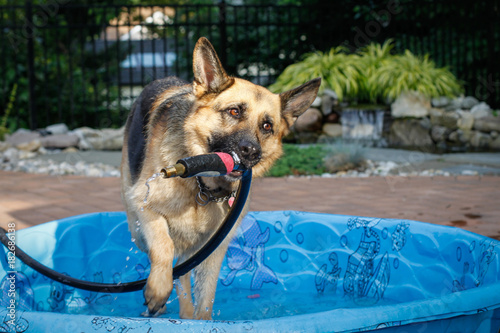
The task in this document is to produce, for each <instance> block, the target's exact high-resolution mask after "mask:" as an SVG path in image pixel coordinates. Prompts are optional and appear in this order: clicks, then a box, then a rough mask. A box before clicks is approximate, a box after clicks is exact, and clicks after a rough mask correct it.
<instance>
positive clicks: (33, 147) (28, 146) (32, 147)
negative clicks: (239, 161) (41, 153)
mask: <svg viewBox="0 0 500 333" xmlns="http://www.w3.org/2000/svg"><path fill="white" fill-rule="evenodd" d="M40 147H42V142H41V141H40V140H39V139H36V140H33V141H30V142H25V143H20V144H18V145H17V146H16V148H17V149H19V150H22V151H28V152H35V151H38V149H40Z"/></svg>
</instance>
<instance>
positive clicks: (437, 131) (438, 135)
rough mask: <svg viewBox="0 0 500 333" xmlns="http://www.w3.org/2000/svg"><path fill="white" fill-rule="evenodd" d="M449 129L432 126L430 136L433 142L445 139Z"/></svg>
mask: <svg viewBox="0 0 500 333" xmlns="http://www.w3.org/2000/svg"><path fill="white" fill-rule="evenodd" d="M450 132H451V130H450V129H449V128H447V127H444V126H432V128H431V138H432V140H434V142H440V141H445V140H446V139H447V138H448V134H450Z"/></svg>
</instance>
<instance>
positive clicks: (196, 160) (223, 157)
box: [160, 153, 243, 178]
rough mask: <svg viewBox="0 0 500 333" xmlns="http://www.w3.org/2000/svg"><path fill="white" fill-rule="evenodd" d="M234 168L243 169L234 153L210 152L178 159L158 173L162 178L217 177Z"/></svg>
mask: <svg viewBox="0 0 500 333" xmlns="http://www.w3.org/2000/svg"><path fill="white" fill-rule="evenodd" d="M234 170H240V171H243V170H242V168H241V164H240V160H239V158H238V156H237V155H236V154H234V156H233V155H231V154H227V153H212V154H204V155H197V156H191V157H186V158H183V159H180V160H178V161H177V163H176V164H174V165H170V166H168V167H166V168H163V169H161V171H160V173H161V174H162V176H163V178H172V177H182V178H188V177H194V176H203V177H218V176H224V175H227V174H228V173H230V172H232V171H234Z"/></svg>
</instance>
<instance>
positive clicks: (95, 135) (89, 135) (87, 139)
mask: <svg viewBox="0 0 500 333" xmlns="http://www.w3.org/2000/svg"><path fill="white" fill-rule="evenodd" d="M318 112H319V111H318ZM299 119H300V118H299ZM124 131H125V127H122V128H119V129H113V128H106V129H101V130H99V129H92V128H89V127H81V128H78V129H75V130H74V131H72V132H71V133H73V134H74V135H76V136H78V138H79V139H80V142H79V144H78V147H79V148H80V149H94V150H120V149H122V146H123V134H124Z"/></svg>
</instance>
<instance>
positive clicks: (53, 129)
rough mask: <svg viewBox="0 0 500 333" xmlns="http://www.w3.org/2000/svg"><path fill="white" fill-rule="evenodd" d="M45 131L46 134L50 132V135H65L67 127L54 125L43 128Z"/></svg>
mask: <svg viewBox="0 0 500 333" xmlns="http://www.w3.org/2000/svg"><path fill="white" fill-rule="evenodd" d="M45 130H46V131H47V132H50V133H51V134H54V135H55V134H66V133H68V131H69V130H68V126H66V124H54V125H50V126H47V127H45Z"/></svg>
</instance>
